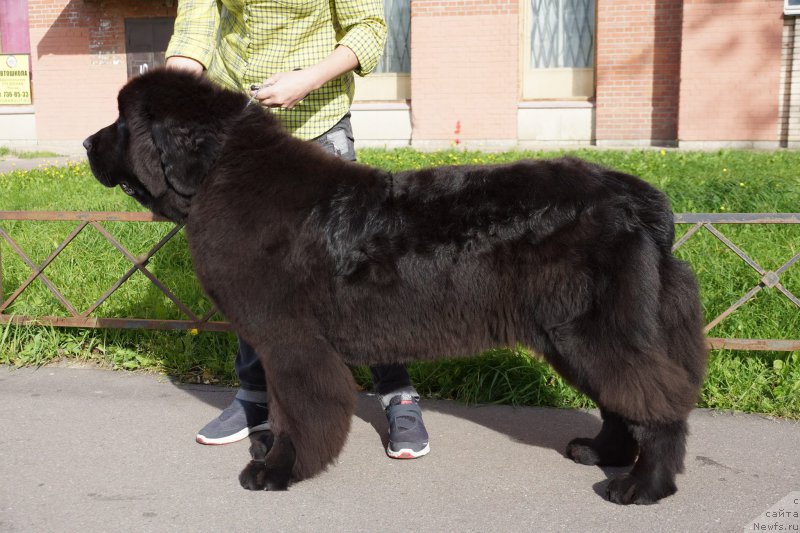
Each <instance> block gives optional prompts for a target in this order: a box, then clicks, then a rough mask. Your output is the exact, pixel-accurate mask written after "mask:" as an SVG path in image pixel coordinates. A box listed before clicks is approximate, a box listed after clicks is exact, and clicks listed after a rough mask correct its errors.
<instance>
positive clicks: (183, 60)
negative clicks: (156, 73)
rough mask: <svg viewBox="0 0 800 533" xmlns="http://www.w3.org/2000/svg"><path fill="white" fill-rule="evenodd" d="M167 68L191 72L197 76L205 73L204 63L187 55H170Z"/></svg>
mask: <svg viewBox="0 0 800 533" xmlns="http://www.w3.org/2000/svg"><path fill="white" fill-rule="evenodd" d="M166 66H167V68H169V69H173V70H183V71H186V72H191V73H192V74H195V75H197V76H199V75H201V74H202V73H203V64H202V63H200V62H199V61H196V60H194V59H192V58H191V57H185V56H170V57H168V58H167V65H166Z"/></svg>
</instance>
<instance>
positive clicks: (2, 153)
mask: <svg viewBox="0 0 800 533" xmlns="http://www.w3.org/2000/svg"><path fill="white" fill-rule="evenodd" d="M6 157H14V158H16V159H39V158H42V157H61V154H56V153H54V152H48V151H43V150H33V151H28V150H25V151H19V150H12V149H11V148H9V147H7V146H0V160H2V159H5V158H6Z"/></svg>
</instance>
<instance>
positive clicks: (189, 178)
mask: <svg viewBox="0 0 800 533" xmlns="http://www.w3.org/2000/svg"><path fill="white" fill-rule="evenodd" d="M150 134H151V135H152V137H153V144H154V145H155V147H156V149H157V150H158V154H159V157H160V158H161V168H162V170H163V171H164V178H165V179H166V180H167V184H168V185H169V186H170V187H171V188H172V189H173V190H174V191H175V192H177V193H178V194H180V195H182V196H193V195H194V193H195V192H197V187H198V185H200V182H201V181H203V178H205V177H206V174H208V171H209V170H210V169H211V165H213V164H214V162H215V161H216V160H217V157H218V155H219V150H220V146H221V145H222V142H221V139H220V138H219V134H218V133H216V132H215V131H214V130H213V129H212V128H211V127H210V125H201V124H191V125H187V124H181V123H178V121H176V120H174V119H165V120H156V121H153V123H152V124H151V127H150Z"/></svg>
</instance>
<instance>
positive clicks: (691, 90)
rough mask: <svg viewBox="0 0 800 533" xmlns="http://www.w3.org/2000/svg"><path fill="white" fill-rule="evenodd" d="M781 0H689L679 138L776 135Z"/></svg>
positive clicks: (750, 138) (765, 137) (734, 138)
mask: <svg viewBox="0 0 800 533" xmlns="http://www.w3.org/2000/svg"><path fill="white" fill-rule="evenodd" d="M782 6H783V3H782V2H781V0H750V1H741V0H739V1H719V0H686V3H685V7H684V29H683V65H682V67H681V78H682V84H681V106H680V131H679V135H680V140H681V141H698V140H702V141H744V140H746V141H776V142H777V136H778V131H777V129H778V91H779V84H780V68H781V31H782V27H783V21H782V18H783V17H782V9H783V7H782Z"/></svg>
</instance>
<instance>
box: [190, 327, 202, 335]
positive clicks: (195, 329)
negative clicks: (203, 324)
mask: <svg viewBox="0 0 800 533" xmlns="http://www.w3.org/2000/svg"><path fill="white" fill-rule="evenodd" d="M198 333H200V332H199V331H197V328H192V329H190V330H189V334H190V335H197V334H198Z"/></svg>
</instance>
